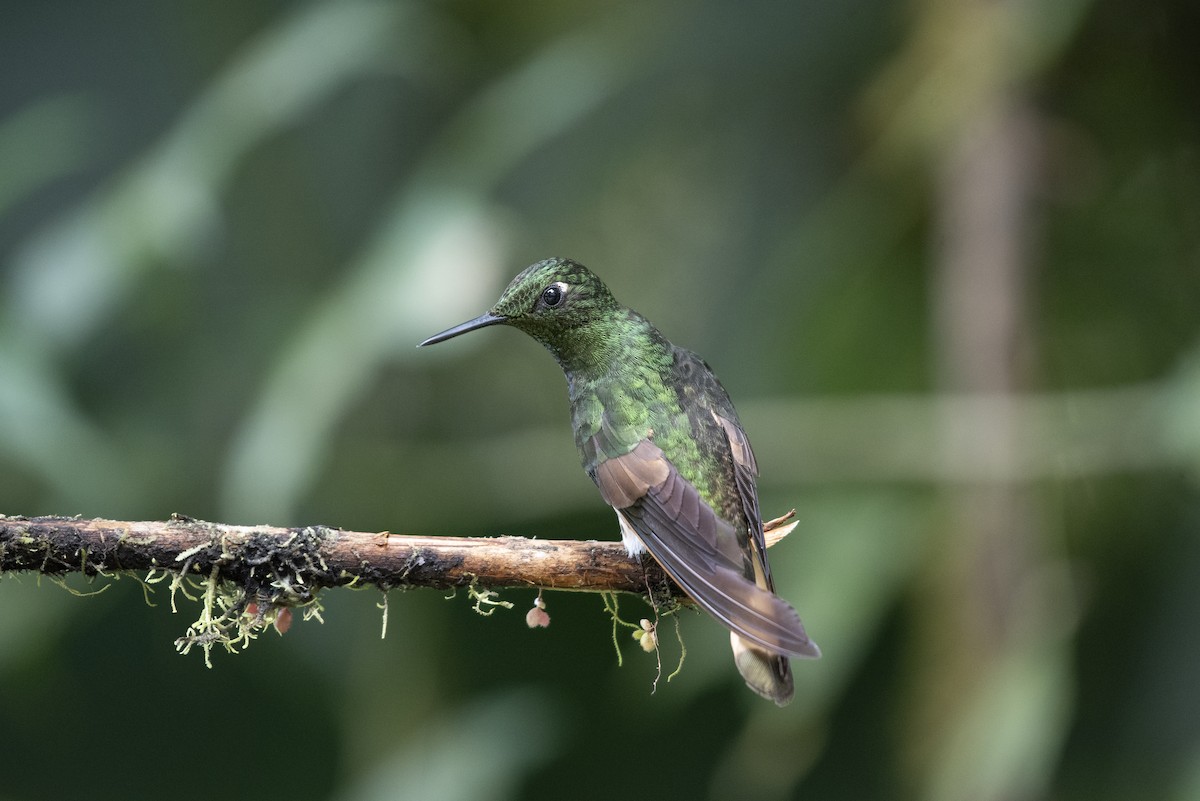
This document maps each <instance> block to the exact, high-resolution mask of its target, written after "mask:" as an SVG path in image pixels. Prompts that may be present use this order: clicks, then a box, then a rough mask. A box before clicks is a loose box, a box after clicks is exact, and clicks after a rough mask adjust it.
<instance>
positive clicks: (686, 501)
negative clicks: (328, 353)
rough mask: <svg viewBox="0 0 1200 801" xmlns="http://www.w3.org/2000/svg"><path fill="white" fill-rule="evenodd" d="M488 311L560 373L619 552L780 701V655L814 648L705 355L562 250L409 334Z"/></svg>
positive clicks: (810, 652)
mask: <svg viewBox="0 0 1200 801" xmlns="http://www.w3.org/2000/svg"><path fill="white" fill-rule="evenodd" d="M489 325H510V326H513V327H514V328H518V329H520V330H521V331H524V332H525V333H526V334H529V335H530V336H531V337H533V338H534V339H536V340H537V341H538V342H540V343H542V344H543V345H544V346H545V347H546V348H547V349H548V350H549V351H550V353H551V354H553V355H554V358H555V360H557V361H558V365H559V367H561V368H562V370H563V372H564V373H565V374H566V377H567V390H568V396H569V398H570V402H571V425H572V427H573V428H574V431H575V444H576V446H577V447H578V448H579V455H580V459H581V460H582V462H583V469H584V470H586V471H587V474H588V475H589V476H591V478H592V481H594V482H596V486H597V487H599V488H600V494H601V496H603V498H604V500H605V501H606V502H607V503H608V505H609V506H611V507H613V509H615V510H616V512H617V519H618V521H619V523H620V527H621V538H622V542H623V543H624V545H625V548H626V550H627V551H628V552H629V555H630V556H631V557H638V556H640V555H641V554H642V553H643V552H644V551H649V552H650V555H651V556H653V557H654V559H656V560H657V561H658V563H659V564H660V565H662V568H663V570H665V571H666V572H667V574H668V575H670V576H671V578H672V579H674V580H675V582H676V583H677V584H678V585H679V586H680V587H682V588H683V590H684V591H685V592H687V594H688V595H689V596H691V598H692V599H693V600H694V601H695V602H696V604H697V605H698V606H700V608H701V609H703V610H704V611H706V612H708V613H709V614H710V615H712V616H713V617H714V618H716V619H717V620H718V621H719V622H720V623H721V624H722V625H724V626H725V627H726V628H727V629H729V631H730V641H731V643H732V645H733V653H734V661H735V663H736V664H737V668H738V670H739V671H740V672H741V674H742V677H743V678H744V679H745V680H746V684H747V685H748V686H749V687H750V689H752V690H754V691H755V692H757V693H758V694H759V695H762V696H763V697H765V698H769V699H771V700H773V701H774V702H775V703H777V704H779V705H780V706H783V705H784V704H786V703H788V701H790V700H791V699H792V695H793V692H794V687H793V682H792V672H791V666H790V664H789V662H788V658H789V657H798V658H816V657H818V656H820V653H821V652H820V650H819V649H818V648H817V646H816V644H815V643H813V642H812V641H811V640H810V639H809V638H808V635H807V634H806V633H805V631H804V626H803V624H802V623H801V622H800V617H799V615H797V614H796V610H795V609H793V608H792V607H791V606H790V605H789V604H788V603H787V602H786V601H784V600H783V599H782V598H780V597H779V596H778V595H776V594H775V587H774V583H773V582H772V580H771V569H770V567H769V565H768V564H767V553H766V543H765V541H764V537H763V523H762V517H761V515H760V513H759V508H758V491H757V488H756V486H755V481H756V477H757V476H758V466H757V464H756V463H755V461H754V452H753V451H752V450H751V449H750V441H749V439H747V437H746V432H745V431H743V430H742V425H741V423H740V422H739V421H738V416H737V412H736V411H734V408H733V404H732V403H731V402H730V400H729V395H728V394H726V392H725V389H724V387H722V386H721V383H720V382H719V381H718V380H717V377H716V376H715V375H713V372H712V370H711V369H710V368H709V366H708V365H707V364H706V363H705V362H704V360H703V359H701V358H700V357H699V356H697V355H696V354H694V353H692V352H691V351H688V350H684V349H683V348H680V347H677V346H676V345H672V344H671V343H670V342H668V341H667V339H666V338H665V337H664V336H663V335H662V334H660V333H659V332H658V329H656V328H655V327H654V326H653V325H651V324H650V321H649V320H647V319H646V318H645V317H643V316H641V315H640V314H638V313H637V312H635V311H633V310H632V309H629V308H626V307H625V306H622V305H621V304H620V303H618V302H617V301H616V299H615V298H614V297H613V296H612V293H611V292H609V290H608V287H606V286H605V285H604V283H603V282H602V281H601V280H600V279H599V278H597V277H596V276H595V275H594V274H593V273H592V272H591V271H590V270H588V269H587V268H586V267H584V266H583V265H581V264H578V263H576V262H574V261H571V260H570V259H561V258H556V259H546V260H545V261H540V262H538V263H536V264H533V265H531V266H529V267H527V268H525V270H523V271H522V272H521V273H520V274H519V275H517V277H516V278H514V279H513V280H512V283H510V284H509V285H508V288H507V289H505V290H504V293H503V294H502V295H501V296H500V299H499V300H498V301H496V304H495V305H494V306H493V307H492V309H491V311H489V312H487V313H486V314H483V315H480V316H479V317H476V318H475V319H474V320H469V321H468V322H465V323H462V324H461V325H456V326H455V327H453V328H450V329H447V330H445V331H443V332H442V333H440V334H435V335H434V336H431V337H430V338H429V339H426V340H425V341H424V342H422V343H421V345H422V346H424V345H432V344H434V343H437V342H443V341H445V340H447V339H450V338H451V337H456V336H458V335H459V334H464V333H466V332H468V331H474V330H475V329H477V328H483V327H485V326H489Z"/></svg>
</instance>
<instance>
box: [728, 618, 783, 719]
mask: <svg viewBox="0 0 1200 801" xmlns="http://www.w3.org/2000/svg"><path fill="white" fill-rule="evenodd" d="M729 643H730V645H732V646H733V661H734V663H735V664H736V665H737V669H738V672H739V673H741V674H742V678H743V679H745V680H746V686H747V687H749V688H750V689H751V690H754V692H756V693H758V694H759V695H761V696H762V697H763V698H767V699H770V700H772V701H774V702H775V703H776V705H778V706H787V705H788V703H789V702H790V701H791V700H792V696H793V695H795V692H796V688H795V685H794V684H793V682H792V666H791V663H790V662H788V658H787V657H786V656H780V655H779V654H773V653H771V652H769V651H764V650H763V649H762V648H759V647H758V646H756V645H753V644H752V643H750V642H749V641H747V640H746V639H745V638H743V637H739V636H738V635H737V634H735V633H733V632H730V634H729Z"/></svg>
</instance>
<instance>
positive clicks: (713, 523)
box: [593, 440, 819, 657]
mask: <svg viewBox="0 0 1200 801" xmlns="http://www.w3.org/2000/svg"><path fill="white" fill-rule="evenodd" d="M593 477H594V479H595V481H596V484H597V485H598V486H599V487H600V492H601V493H602V494H603V495H604V498H605V500H606V501H608V502H609V503H610V504H612V506H614V507H615V508H616V509H617V512H618V514H620V515H622V517H623V518H624V519H625V521H626V522H627V523H628V524H629V526H630V527H631V528H632V529H633V530H634V531H636V532H637V534H638V536H639V537H640V538H641V540H642V542H643V543H644V544H645V545H646V548H647V549H648V550H649V551H650V553H651V555H653V556H654V558H655V559H656V560H658V563H659V564H661V565H662V566H663V569H664V570H666V571H667V573H668V574H669V575H670V576H671V578H673V579H674V580H675V581H676V583H678V584H679V586H680V587H682V588H683V589H684V591H685V592H687V594H688V595H690V596H691V597H692V599H693V600H695V601H696V603H697V604H698V605H699V606H700V608H702V609H704V610H705V611H706V612H708V613H709V614H710V615H712V616H713V617H715V618H716V619H717V620H719V621H721V622H722V623H723V624H724V625H725V626H726V627H727V628H729V629H730V630H731V631H733V632H735V633H737V634H738V635H739V636H741V637H744V638H745V639H746V640H748V641H750V642H751V643H753V644H755V645H758V646H759V647H761V648H764V649H767V650H768V651H770V652H772V653H775V654H780V655H783V656H795V657H814V656H816V655H817V654H818V653H819V652H818V651H817V648H816V646H815V645H814V644H813V643H812V642H811V641H810V640H809V639H808V635H807V634H806V633H805V631H804V626H803V624H802V623H801V622H800V617H799V615H797V614H796V610H794V609H793V608H792V607H791V606H789V605H788V603H787V602H786V601H784V600H783V599H781V598H779V597H778V596H777V595H775V594H774V593H773V592H771V591H770V590H768V589H765V588H763V587H759V586H758V585H757V584H755V583H754V582H753V581H751V580H749V579H748V578H746V576H745V575H744V574H743V555H742V553H741V551H740V549H739V548H738V546H737V537H736V536H735V534H734V531H733V527H732V526H731V525H730V524H729V523H728V522H726V521H724V520H722V519H721V518H719V517H718V516H717V514H716V513H715V512H714V511H713V510H712V508H711V507H710V506H709V505H708V504H707V503H705V502H704V500H703V499H702V498H701V497H700V493H699V492H698V491H697V490H696V488H695V487H694V486H692V484H691V483H690V482H688V481H687V480H686V479H684V478H683V476H681V475H680V474H679V471H678V470H676V469H675V466H674V465H672V464H671V462H670V460H668V459H667V458H666V456H665V455H664V454H663V452H662V450H660V449H659V448H658V446H657V445H655V444H654V443H653V442H651V441H649V440H643V441H641V442H640V443H638V445H637V447H636V448H634V449H633V450H632V451H630V452H629V453H626V454H624V455H622V456H618V457H615V458H612V459H607V460H605V461H603V462H601V463H600V464H599V465H597V467H596V470H595V473H594V475H593ZM654 479H658V480H657V481H655V480H654ZM639 491H640V492H639ZM618 501H619V503H618ZM760 525H761V523H760ZM760 537H761V534H760ZM756 561H761V560H756Z"/></svg>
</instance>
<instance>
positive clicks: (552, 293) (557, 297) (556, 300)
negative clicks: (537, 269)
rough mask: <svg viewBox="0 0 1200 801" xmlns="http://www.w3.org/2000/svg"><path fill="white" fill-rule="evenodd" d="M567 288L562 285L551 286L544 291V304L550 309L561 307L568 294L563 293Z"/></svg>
mask: <svg viewBox="0 0 1200 801" xmlns="http://www.w3.org/2000/svg"><path fill="white" fill-rule="evenodd" d="M565 289H566V286H565V285H563V284H562V283H557V284H551V285H550V286H548V287H546V288H545V289H543V290H542V303H545V304H546V305H547V306H549V307H550V308H552V309H553V308H555V307H557V306H561V305H562V302H563V298H564V297H566V293H565V292H564V291H563V290H565Z"/></svg>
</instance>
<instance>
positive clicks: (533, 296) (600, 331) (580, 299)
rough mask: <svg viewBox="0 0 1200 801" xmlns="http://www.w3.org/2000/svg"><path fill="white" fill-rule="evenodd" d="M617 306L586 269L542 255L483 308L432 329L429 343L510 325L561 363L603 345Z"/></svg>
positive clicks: (572, 363)
mask: <svg viewBox="0 0 1200 801" xmlns="http://www.w3.org/2000/svg"><path fill="white" fill-rule="evenodd" d="M620 310H621V306H620V305H619V304H618V303H617V301H616V300H614V299H613V296H612V293H611V292H609V291H608V287H606V286H605V285H604V282H603V281H601V280H600V279H599V278H597V277H596V276H595V274H593V273H592V271H591V270H589V269H588V268H586V267H584V266H583V265H582V264H579V263H578V262H574V261H571V260H570V259H561V258H555V259H546V260H545V261H539V262H538V263H536V264H531V265H530V266H528V267H526V268H525V269H524V270H522V271H521V272H520V273H519V274H518V275H517V277H516V278H514V279H513V280H512V281H511V282H510V283H509V285H508V288H506V289H505V290H504V292H503V293H502V294H501V295H500V299H499V300H497V301H496V304H495V305H494V306H492V308H491V309H490V310H489V311H488V312H486V313H485V314H481V315H480V316H478V317H476V318H475V319H474V320H468V321H467V322H465V323H461V324H460V325H456V326H454V327H453V328H448V329H446V330H445V331H443V332H441V333H440V334H434V335H433V336H431V337H430V338H429V339H426V340H425V341H424V342H422V343H421V345H433V344H436V343H438V342H444V341H446V340H447V339H450V338H451V337H456V336H458V335H459V334H465V333H467V332H468V331H474V330H476V329H477V328H484V327H486V326H489V325H511V326H512V327H514V328H519V329H520V330H522V331H524V332H525V333H527V334H529V335H530V336H531V337H533V338H534V339H536V340H537V341H538V342H541V343H542V344H543V345H545V346H546V347H547V348H548V349H549V350H550V352H551V353H553V354H554V356H555V358H557V359H558V361H559V363H560V364H562V365H563V366H564V367H566V368H568V369H569V368H571V367H573V366H576V364H575V363H576V362H578V361H579V360H580V359H581V358H584V357H585V356H586V355H587V354H589V353H594V352H596V351H597V350H601V351H602V350H604V349H605V348H604V345H605V340H606V338H608V337H609V336H610V334H611V332H610V330H609V328H610V325H611V323H612V322H613V321H614V319H615V318H617V317H619V316H620V315H619V312H620Z"/></svg>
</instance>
